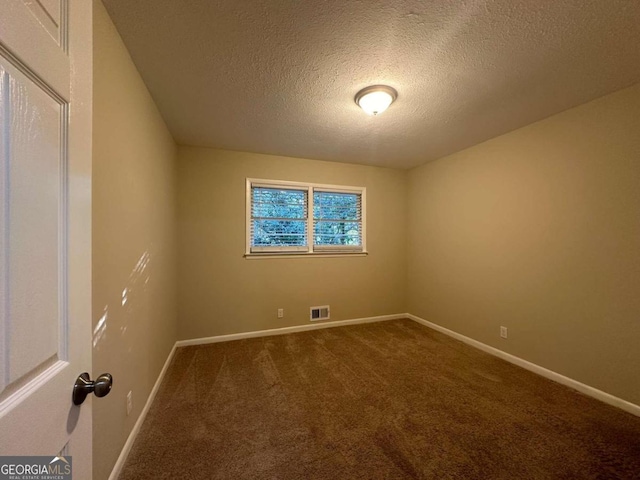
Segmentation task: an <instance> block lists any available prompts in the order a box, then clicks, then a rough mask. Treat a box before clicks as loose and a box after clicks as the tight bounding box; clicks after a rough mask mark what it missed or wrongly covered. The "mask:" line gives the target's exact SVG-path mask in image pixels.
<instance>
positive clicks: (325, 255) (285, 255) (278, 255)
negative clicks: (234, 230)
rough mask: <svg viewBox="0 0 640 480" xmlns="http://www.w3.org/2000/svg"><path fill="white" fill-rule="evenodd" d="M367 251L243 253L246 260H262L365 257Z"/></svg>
mask: <svg viewBox="0 0 640 480" xmlns="http://www.w3.org/2000/svg"><path fill="white" fill-rule="evenodd" d="M367 255H369V253H368V252H344V253H335V252H326V253H324V252H323V253H319V252H315V253H281V252H278V253H245V254H244V258H246V259H247V260H264V259H266V258H339V257H366V256H367Z"/></svg>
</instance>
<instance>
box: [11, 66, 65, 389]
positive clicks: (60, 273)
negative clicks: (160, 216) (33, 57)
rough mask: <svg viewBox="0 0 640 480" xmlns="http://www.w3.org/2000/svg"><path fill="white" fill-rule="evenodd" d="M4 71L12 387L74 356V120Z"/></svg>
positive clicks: (53, 101)
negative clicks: (70, 153) (69, 144)
mask: <svg viewBox="0 0 640 480" xmlns="http://www.w3.org/2000/svg"><path fill="white" fill-rule="evenodd" d="M0 62H1V60H0ZM2 70H4V72H3V77H4V78H3V84H4V85H5V86H6V87H5V88H7V90H8V91H7V92H6V93H5V95H6V97H5V98H8V101H6V102H3V103H4V108H5V113H4V114H3V117H4V118H5V119H6V121H7V124H6V125H5V136H6V137H7V142H6V143H5V145H7V147H8V150H9V155H4V156H3V157H4V158H3V164H4V165H3V167H4V168H3V170H4V171H8V172H9V174H8V178H7V179H6V181H5V186H4V190H6V191H5V194H4V195H3V197H4V198H3V203H5V204H6V205H7V206H8V218H7V219H6V220H5V222H4V225H3V227H4V228H3V230H4V231H5V232H7V233H8V245H7V246H6V248H8V249H9V252H10V258H9V262H8V263H7V264H5V265H4V266H3V267H4V268H3V271H2V276H3V278H4V281H5V282H8V285H9V287H10V288H9V296H8V302H7V305H6V306H5V312H7V311H8V312H9V315H8V319H7V321H8V322H11V324H10V325H9V326H8V327H9V328H7V338H6V341H5V345H6V348H7V351H6V352H5V357H4V358H3V359H2V360H0V366H2V367H3V368H2V371H4V372H5V375H6V376H5V379H4V382H3V383H4V384H5V385H6V386H7V387H9V388H10V387H11V385H12V384H14V383H16V382H23V383H24V382H25V381H28V380H30V379H31V378H32V377H33V374H34V373H35V372H37V371H38V370H39V369H42V368H44V367H46V366H50V365H52V364H53V363H54V362H56V361H64V360H67V358H66V354H65V352H64V350H66V348H65V347H66V337H65V336H64V335H65V332H66V330H67V328H66V311H65V310H64V308H63V305H64V303H65V299H66V291H67V288H66V281H67V279H66V275H65V269H64V265H65V263H66V242H67V239H66V235H65V232H66V225H65V223H66V220H65V215H64V211H65V209H66V198H65V197H66V193H65V192H66V188H64V184H66V181H65V178H64V176H63V172H66V168H65V166H66V148H63V145H62V142H61V140H62V139H63V138H65V136H66V135H65V132H64V131H62V130H63V128H61V126H62V127H66V124H67V122H66V119H64V118H63V116H64V111H65V106H64V105H61V104H60V102H59V101H57V100H56V99H54V98H52V97H51V96H50V95H49V94H48V93H46V92H45V91H43V89H42V88H41V87H40V86H38V85H36V84H35V83H34V82H33V81H31V80H30V79H29V78H27V77H26V76H25V75H23V74H21V73H20V72H18V71H15V69H13V68H11V67H10V66H9V65H2V63H0V71H2ZM3 93H4V92H3ZM65 130H66V128H65ZM7 163H8V165H7ZM5 211H6V209H5ZM61 334H62V335H61ZM2 393H4V392H2ZM2 393H0V399H1V398H2Z"/></svg>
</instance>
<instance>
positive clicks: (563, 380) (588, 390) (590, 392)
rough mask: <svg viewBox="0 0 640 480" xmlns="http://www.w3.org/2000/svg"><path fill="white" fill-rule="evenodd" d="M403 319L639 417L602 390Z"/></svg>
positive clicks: (432, 325)
mask: <svg viewBox="0 0 640 480" xmlns="http://www.w3.org/2000/svg"><path fill="white" fill-rule="evenodd" d="M403 317H406V318H410V319H411V320H413V321H415V322H418V323H420V324H422V325H424V326H426V327H429V328H432V329H433V330H437V331H438V332H441V333H444V334H445V335H449V336H450V337H453V338H455V339H456V340H460V341H461V342H464V343H466V344H468V345H471V346H472V347H475V348H477V349H479V350H482V351H483V352H487V353H490V354H491V355H494V356H496V357H498V358H501V359H503V360H506V361H507V362H509V363H513V364H514V365H517V366H519V367H522V368H524V369H526V370H529V371H531V372H533V373H537V374H538V375H541V376H543V377H545V378H548V379H549V380H553V381H554V382H557V383H560V384H562V385H565V386H567V387H570V388H573V389H574V390H577V391H578V392H580V393H583V394H585V395H587V396H589V397H593V398H595V399H597V400H600V401H601V402H604V403H607V404H609V405H613V406H614V407H618V408H620V409H622V410H624V411H625V412H629V413H631V414H633V415H636V416H638V417H640V406H639V405H636V404H634V403H631V402H628V401H626V400H623V399H622V398H618V397H615V396H613V395H611V394H609V393H607V392H603V391H602V390H598V389H597V388H593V387H590V386H589V385H586V384H584V383H581V382H579V381H577V380H574V379H572V378H569V377H565V376H564V375H560V374H559V373H556V372H554V371H553V370H549V369H547V368H544V367H541V366H540V365H536V364H535V363H531V362H529V361H527V360H523V359H522V358H520V357H516V356H515V355H511V354H510V353H506V352H503V351H502V350H498V349H497V348H494V347H491V346H489V345H487V344H485V343H482V342H479V341H477V340H474V339H472V338H469V337H466V336H464V335H462V334H460V333H456V332H454V331H453V330H449V329H448V328H444V327H441V326H440V325H437V324H435V323H432V322H429V321H428V320H425V319H424V318H420V317H417V316H415V315H412V314H410V313H407V314H405V315H403Z"/></svg>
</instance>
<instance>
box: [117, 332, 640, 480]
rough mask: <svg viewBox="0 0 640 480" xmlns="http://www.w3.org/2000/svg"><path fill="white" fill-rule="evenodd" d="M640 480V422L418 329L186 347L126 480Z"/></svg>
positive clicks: (303, 335) (128, 465) (166, 382)
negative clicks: (631, 479)
mask: <svg viewBox="0 0 640 480" xmlns="http://www.w3.org/2000/svg"><path fill="white" fill-rule="evenodd" d="M145 478H149V479H151V478H153V479H158V478H167V479H182V478H184V479H234V480H238V479H282V480H286V479H400V478H428V479H454V478H455V479H475V478H478V479H485V478H487V479H545V478H553V479H578V478H593V479H596V478H597V479H605V478H640V418H638V417H634V416H633V415H630V414H627V413H625V412H623V411H621V410H618V409H616V408H613V407H610V406H608V405H605V404H603V403H600V402H598V401H596V400H593V399H591V398H588V397H586V396H584V395H581V394H579V393H577V392H575V391H573V390H570V389H568V388H566V387H563V386H561V385H559V384H556V383H554V382H551V381H549V380H546V379H544V378H542V377H539V376H537V375H535V374H533V373H530V372H528V371H526V370H523V369H521V368H518V367H516V366H514V365H511V364H509V363H507V362H505V361H502V360H499V359H497V358H495V357H493V356H490V355H488V354H485V353H483V352H481V351H479V350H476V349H474V348H472V347H469V346H467V345H465V344H463V343H460V342H458V341H456V340H453V339H451V338H449V337H447V336H445V335H443V334H440V333H438V332H435V331H433V330H431V329H429V328H426V327H423V326H421V325H419V324H416V323H414V322H412V321H410V320H397V321H388V322H381V323H374V324H367V325H356V326H350V327H341V328H330V329H325V330H316V331H311V332H305V333H296V334H290V335H284V336H274V337H266V338H255V339H249V340H241V341H235V342H228V343H218V344H212V345H203V346H197V347H186V348H181V349H179V350H178V351H177V353H176V356H175V359H174V361H173V363H172V365H171V367H170V368H169V371H168V374H167V376H166V378H165V380H164V382H163V384H162V386H161V388H160V391H159V393H158V396H157V398H156V401H155V402H154V404H153V406H152V407H151V410H150V411H149V414H148V417H147V419H146V421H145V423H144V425H143V427H142V430H141V432H140V435H139V436H138V439H137V440H136V442H135V444H134V446H133V449H132V451H131V454H130V455H129V458H128V460H127V463H126V465H125V467H124V470H123V472H122V475H121V476H120V479H121V480H124V479H145Z"/></svg>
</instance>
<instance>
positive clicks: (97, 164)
mask: <svg viewBox="0 0 640 480" xmlns="http://www.w3.org/2000/svg"><path fill="white" fill-rule="evenodd" d="M93 65H94V74H93V78H94V86H93V92H94V99H93V105H94V109H93V228H92V230H93V231H92V234H93V345H94V348H93V374H92V375H93V376H96V375H98V374H100V373H102V372H110V373H111V374H112V375H113V377H114V386H113V390H112V391H111V393H110V394H109V395H108V396H107V397H104V398H101V399H93V426H94V429H93V451H94V455H93V459H94V469H93V478H94V480H101V479H105V478H108V476H109V474H110V473H111V470H112V468H113V465H114V464H115V462H116V460H117V458H118V455H119V454H120V451H121V449H122V447H123V445H124V443H125V441H126V439H127V437H128V435H129V432H130V431H131V429H132V427H133V425H134V424H135V421H136V419H137V418H138V416H139V414H140V412H141V410H142V407H143V406H144V404H145V401H146V399H147V397H148V395H149V392H150V390H151V388H152V387H153V384H154V383H155V381H156V379H157V378H158V374H159V373H160V370H161V369H162V366H163V364H164V362H165V360H166V359H167V356H168V354H169V352H170V350H171V348H172V346H173V344H174V342H175V340H176V286H175V271H176V265H175V249H176V242H175V217H176V215H175V203H176V171H175V170H176V169H175V167H176V164H175V158H176V146H175V143H174V141H173V139H172V137H171V135H170V134H169V132H168V130H167V128H166V126H165V124H164V122H163V120H162V118H161V117H160V115H159V113H158V111H157V109H156V106H155V105H154V103H153V101H152V99H151V96H150V95H149V93H148V91H147V89H146V87H145V85H144V84H143V83H142V80H141V79H140V77H139V75H138V72H137V70H136V68H135V66H134V65H133V63H132V62H131V59H130V58H129V54H128V53H127V50H126V49H125V47H124V45H123V43H122V42H121V40H120V37H119V36H118V33H117V31H116V29H115V27H114V26H113V24H112V23H111V20H110V19H109V17H108V15H107V13H106V11H105V10H104V7H103V5H102V3H101V2H99V1H97V2H95V7H94V62H93ZM130 390H132V391H133V411H132V412H131V414H130V415H129V416H127V412H126V400H125V399H126V395H127V392H128V391H130Z"/></svg>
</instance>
